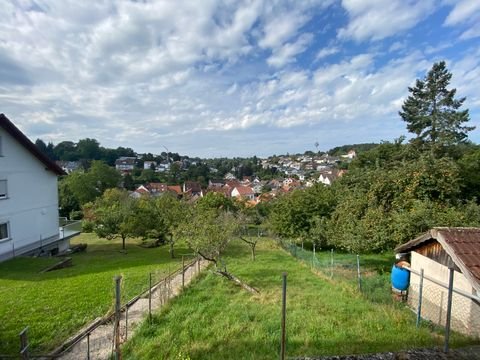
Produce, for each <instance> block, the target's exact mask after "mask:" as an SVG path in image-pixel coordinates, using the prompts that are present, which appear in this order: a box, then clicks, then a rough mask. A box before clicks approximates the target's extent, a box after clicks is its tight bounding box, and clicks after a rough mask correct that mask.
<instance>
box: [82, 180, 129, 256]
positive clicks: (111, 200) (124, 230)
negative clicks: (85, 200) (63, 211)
mask: <svg viewBox="0 0 480 360" xmlns="http://www.w3.org/2000/svg"><path fill="white" fill-rule="evenodd" d="M135 205H136V203H135V199H133V198H131V197H130V196H129V195H128V192H126V191H124V190H119V189H108V190H106V191H105V193H104V194H103V195H102V197H100V198H98V199H97V200H96V201H95V202H94V203H93V204H87V206H86V208H87V209H88V211H85V213H88V214H90V216H86V218H85V220H86V221H90V222H91V223H92V224H93V231H94V232H95V233H96V234H97V235H98V236H99V237H101V238H105V239H108V240H112V239H114V238H116V237H120V238H121V239H122V249H123V250H125V243H126V239H127V237H129V236H131V235H132V234H133V233H134V231H133V230H134V223H133V222H132V218H133V214H135V213H136V209H135Z"/></svg>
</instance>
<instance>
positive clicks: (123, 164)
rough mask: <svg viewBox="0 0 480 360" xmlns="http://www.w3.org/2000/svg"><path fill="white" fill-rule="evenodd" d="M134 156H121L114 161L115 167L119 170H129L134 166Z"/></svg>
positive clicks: (135, 159)
mask: <svg viewBox="0 0 480 360" xmlns="http://www.w3.org/2000/svg"><path fill="white" fill-rule="evenodd" d="M136 161H137V158H136V157H130V156H122V157H120V158H118V159H117V160H116V161H115V168H116V169H117V170H118V171H121V172H130V171H132V170H133V169H134V168H135V162H136Z"/></svg>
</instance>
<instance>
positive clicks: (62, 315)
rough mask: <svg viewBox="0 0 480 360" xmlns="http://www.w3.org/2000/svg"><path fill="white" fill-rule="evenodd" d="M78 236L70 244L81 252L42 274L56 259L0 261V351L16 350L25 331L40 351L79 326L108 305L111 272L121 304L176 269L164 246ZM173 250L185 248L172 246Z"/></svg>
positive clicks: (33, 348) (111, 291) (110, 306)
mask: <svg viewBox="0 0 480 360" xmlns="http://www.w3.org/2000/svg"><path fill="white" fill-rule="evenodd" d="M121 242H122V241H121V240H110V241H109V240H105V239H100V238H98V237H97V236H96V235H94V234H86V233H84V234H81V235H80V236H78V237H76V238H74V239H72V245H75V244H79V243H85V244H87V245H88V246H87V249H86V251H85V252H81V253H75V254H72V255H70V257H71V258H72V264H73V266H71V267H67V268H63V269H59V270H54V271H49V272H42V270H44V269H46V268H47V267H49V266H51V265H53V264H55V263H57V262H59V261H60V259H59V258H30V257H28V258H27V257H25V258H22V257H19V258H15V259H12V260H9V261H6V262H4V263H1V264H0V319H2V321H0V334H1V341H0V354H11V355H13V354H17V353H18V348H19V340H18V339H19V337H18V334H19V333H20V331H21V330H23V328H25V327H26V326H28V327H29V329H28V337H29V343H30V351H31V352H32V353H35V354H38V353H42V354H45V353H47V352H49V351H51V350H53V349H54V348H55V347H56V346H59V345H60V344H61V343H62V342H63V341H65V340H66V339H67V338H68V337H69V336H71V335H73V334H74V333H75V332H77V331H78V330H79V329H80V328H82V326H84V325H85V324H87V323H89V322H90V321H92V320H94V319H95V318H97V317H102V316H104V315H105V314H106V313H107V312H109V311H111V310H112V309H113V303H114V281H113V278H114V276H115V275H121V276H122V277H123V280H122V302H124V301H126V300H128V299H130V298H133V297H134V296H136V295H137V294H139V293H140V292H142V291H144V290H146V289H147V288H148V285H149V273H151V272H152V273H153V275H154V280H156V279H160V278H162V277H164V276H165V275H167V274H168V273H169V272H170V271H174V270H176V269H177V268H179V267H181V260H182V259H181V256H178V257H177V258H175V259H171V258H170V253H169V249H168V247H167V246H161V247H156V248H145V247H142V246H140V245H141V241H140V240H135V239H129V240H128V242H127V246H126V251H121V247H122V244H121ZM176 251H177V254H179V255H180V254H186V253H189V252H191V251H188V249H187V248H186V246H183V245H182V244H181V243H179V244H178V245H176Z"/></svg>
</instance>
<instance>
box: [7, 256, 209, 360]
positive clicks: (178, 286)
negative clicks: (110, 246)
mask: <svg viewBox="0 0 480 360" xmlns="http://www.w3.org/2000/svg"><path fill="white" fill-rule="evenodd" d="M187 259H188V261H187ZM205 266H207V263H206V262H205V261H202V260H200V259H199V258H195V259H193V260H192V258H191V257H188V258H186V257H184V258H183V259H182V266H181V267H180V268H178V269H174V268H173V267H172V268H171V269H167V270H168V272H167V273H165V271H164V270H161V269H160V270H154V271H152V272H150V273H147V274H144V276H141V277H139V276H135V277H122V276H117V277H116V278H115V279H114V286H112V299H113V304H114V305H113V306H112V309H111V310H110V311H109V312H108V313H107V315H105V316H104V317H103V318H100V319H97V320H95V321H94V322H92V323H90V324H89V325H87V327H85V328H84V329H82V330H81V331H79V332H78V333H77V334H76V335H74V336H72V337H71V338H70V339H68V340H67V341H65V342H64V343H63V344H62V346H61V347H59V348H58V349H56V350H54V351H53V352H52V353H50V354H34V353H33V352H32V351H31V350H30V347H29V340H28V336H29V335H30V336H32V335H33V336H34V334H29V333H28V328H26V329H24V330H22V332H21V334H19V337H20V338H19V339H20V352H19V353H18V355H6V356H3V355H0V358H5V359H37V358H41V359H63V360H74V359H75V360H76V359H88V360H90V359H110V358H113V359H115V358H120V357H121V354H120V351H121V344H123V343H125V342H126V341H127V340H128V339H129V337H131V336H132V334H133V332H134V331H135V329H136V327H137V326H138V325H139V324H140V323H141V322H142V321H143V320H145V319H146V318H147V319H148V318H150V319H151V316H152V313H153V312H154V311H156V310H158V309H160V308H161V307H162V306H164V305H165V304H166V303H167V302H168V300H169V299H170V298H172V297H174V296H176V295H178V294H179V293H180V291H181V290H182V288H183V287H184V286H186V285H187V284H188V283H190V282H191V281H192V279H193V278H194V277H196V276H197V275H198V274H199V273H200V271H201V270H202V268H204V267H205ZM132 293H135V294H136V295H135V296H132Z"/></svg>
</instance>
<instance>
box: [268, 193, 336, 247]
mask: <svg viewBox="0 0 480 360" xmlns="http://www.w3.org/2000/svg"><path fill="white" fill-rule="evenodd" d="M334 205H335V199H334V197H333V193H332V190H331V189H330V188H328V187H326V186H324V185H322V184H316V185H315V186H313V187H310V188H307V189H305V190H295V191H293V192H292V193H291V194H286V195H284V196H281V197H279V198H278V199H276V200H275V202H274V203H273V204H272V208H271V211H270V215H269V225H270V228H271V230H272V231H273V232H274V233H276V234H277V235H279V236H283V237H289V238H298V237H300V236H308V234H309V232H310V228H311V227H312V223H315V221H317V222H318V220H315V219H316V218H324V217H327V218H328V217H329V216H330V214H331V212H332V210H333V208H334ZM317 225H318V224H317ZM317 225H315V226H316V230H315V232H316V234H315V236H318V226H317Z"/></svg>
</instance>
